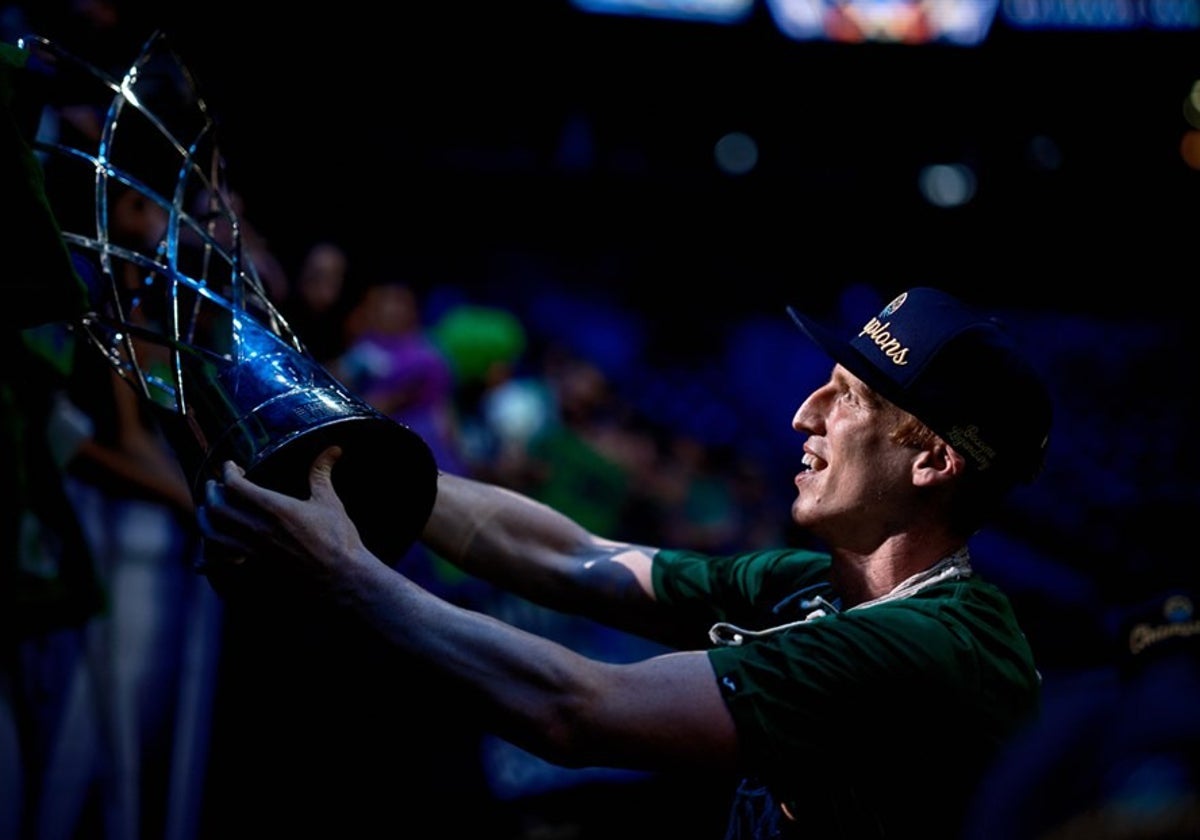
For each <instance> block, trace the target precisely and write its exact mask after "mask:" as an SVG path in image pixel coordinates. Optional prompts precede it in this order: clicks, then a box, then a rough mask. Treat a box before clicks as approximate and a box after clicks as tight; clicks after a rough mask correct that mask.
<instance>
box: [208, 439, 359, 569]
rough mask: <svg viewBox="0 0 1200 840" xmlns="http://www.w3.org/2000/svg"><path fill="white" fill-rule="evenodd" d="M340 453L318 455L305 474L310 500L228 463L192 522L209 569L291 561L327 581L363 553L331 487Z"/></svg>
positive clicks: (210, 484) (337, 449) (333, 450)
mask: <svg viewBox="0 0 1200 840" xmlns="http://www.w3.org/2000/svg"><path fill="white" fill-rule="evenodd" d="M341 455H342V450H341V449H340V447H337V446H331V447H329V448H327V449H325V450H324V451H323V452H321V453H320V454H319V455H318V456H317V457H316V459H315V460H314V461H313V464H312V467H311V469H310V470H309V492H310V495H309V498H308V499H297V498H294V497H293V496H289V495H287V494H285V493H279V492H277V491H274V490H270V489H268V488H266V487H262V486H260V485H258V484H255V483H254V482H253V481H251V480H250V479H248V478H247V477H246V474H245V470H243V469H242V468H241V467H240V466H238V465H237V464H235V463H233V462H232V461H227V462H225V463H224V464H222V466H221V479H220V480H217V479H209V480H208V482H206V484H205V487H204V500H203V503H202V504H201V505H199V506H198V508H197V511H196V519H197V523H198V525H199V528H200V532H201V533H202V534H203V536H204V538H205V541H206V547H205V556H206V561H207V562H208V564H210V565H212V564H216V563H222V564H226V565H228V564H230V563H235V564H236V563H240V562H242V561H243V560H244V559H247V558H254V557H266V558H279V559H280V560H292V561H296V562H293V563H287V564H286V565H290V566H294V567H296V569H297V570H299V571H302V572H305V573H306V574H307V575H308V576H311V577H317V578H321V577H326V576H328V575H329V574H331V573H332V572H333V571H334V570H335V569H336V567H337V566H338V564H339V563H340V562H342V561H344V560H346V559H348V558H357V557H361V556H362V555H363V554H365V553H366V548H365V546H364V545H363V542H362V539H361V537H360V536H359V533H358V529H357V528H356V527H355V525H354V522H353V521H351V519H350V517H349V516H348V515H347V513H346V508H345V506H344V505H343V504H342V501H341V499H340V498H339V497H338V495H337V491H336V490H335V489H334V486H333V468H334V465H335V464H336V463H337V461H338V459H339V458H340V457H341Z"/></svg>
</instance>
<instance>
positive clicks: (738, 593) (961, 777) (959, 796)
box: [654, 549, 1040, 838]
mask: <svg viewBox="0 0 1200 840" xmlns="http://www.w3.org/2000/svg"><path fill="white" fill-rule="evenodd" d="M950 560H955V561H956V562H955V563H951V564H950V565H949V566H947V565H946V564H947V562H948V561H950ZM938 565H939V567H944V568H943V569H942V573H940V574H926V575H920V576H917V577H916V578H914V579H912V580H911V581H909V582H906V584H902V585H901V587H898V591H897V592H895V593H893V594H892V595H890V596H885V597H884V598H881V599H877V600H876V601H873V602H868V603H866V604H860V605H857V606H855V607H853V608H851V609H847V610H841V609H840V608H839V604H838V599H837V593H835V592H833V591H832V589H831V588H830V587H829V585H828V576H829V568H830V558H829V556H828V555H826V554H822V553H818V552H812V551H806V550H796V549H783V550H772V551H761V552H755V553H749V554H741V555H736V556H730V557H710V556H706V555H701V554H696V553H691V552H686V551H668V550H664V551H660V552H659V553H658V555H657V556H656V558H655V563H654V588H655V593H656V595H657V597H658V598H659V599H660V600H662V601H663V602H664V603H666V604H670V605H672V606H673V607H676V608H678V609H679V610H680V611H681V612H682V613H683V614H684V615H686V616H688V617H689V619H690V620H694V621H695V622H696V625H697V628H698V629H700V628H703V629H708V628H710V627H711V628H712V630H711V636H712V639H713V641H714V642H715V643H717V646H716V647H713V648H711V649H710V650H709V652H708V656H709V659H710V661H711V662H712V667H713V671H714V673H715V675H716V678H717V681H718V683H719V684H720V688H721V692H722V695H723V696H724V698H725V702H726V703H727V704H728V705H729V710H730V712H731V714H732V715H733V719H734V721H735V723H736V726H737V730H738V737H739V741H740V744H741V749H742V756H743V765H744V772H745V773H746V776H747V778H746V779H745V780H744V781H743V783H742V786H741V789H740V790H739V793H738V795H737V797H735V801H734V809H733V813H732V815H731V823H730V829H729V834H728V836H729V837H730V838H766V837H790V836H803V837H822V838H828V837H856V838H857V837H900V836H906V837H907V836H919V837H938V838H941V837H955V836H957V835H958V833H959V831H960V826H961V824H962V820H963V819H964V817H965V815H966V812H967V809H968V808H969V805H970V802H971V799H972V796H973V794H974V791H975V786H976V785H977V784H978V783H979V780H980V778H981V775H982V773H983V772H984V771H985V770H986V769H987V768H988V767H989V766H990V764H991V763H992V762H993V761H994V760H995V759H996V758H997V757H998V753H999V750H1000V749H1001V747H1002V746H1003V745H1004V744H1005V742H1006V740H1007V739H1008V738H1009V737H1010V736H1012V735H1013V734H1014V733H1015V732H1016V731H1017V729H1018V728H1020V727H1022V726H1023V725H1024V724H1026V723H1027V722H1029V721H1031V719H1032V718H1033V716H1034V715H1035V714H1036V712H1037V709H1038V703H1039V699H1040V678H1039V675H1038V672H1037V670H1036V668H1035V665H1034V661H1033V655H1032V652H1031V651H1030V648H1029V645H1028V643H1027V641H1026V639H1025V636H1024V634H1023V633H1022V631H1021V629H1020V627H1019V625H1018V624H1017V621H1016V617H1015V615H1014V613H1013V609H1012V606H1011V604H1010V602H1009V600H1008V599H1007V598H1006V597H1005V595H1004V594H1003V593H1002V592H1001V591H1000V590H999V589H997V588H996V587H995V586H993V585H991V584H989V583H988V582H986V581H985V580H983V579H982V578H980V577H979V576H978V575H976V574H973V573H972V571H971V569H970V565H969V562H968V557H967V555H966V552H965V551H963V552H960V554H959V555H956V557H955V558H948V559H947V561H943V563H941V564H938ZM789 815H790V816H789Z"/></svg>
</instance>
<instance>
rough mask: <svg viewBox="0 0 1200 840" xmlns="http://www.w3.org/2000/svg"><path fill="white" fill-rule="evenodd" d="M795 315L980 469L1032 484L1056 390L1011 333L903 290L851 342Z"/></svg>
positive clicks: (965, 310) (978, 315)
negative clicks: (1045, 380) (1050, 385)
mask: <svg viewBox="0 0 1200 840" xmlns="http://www.w3.org/2000/svg"><path fill="white" fill-rule="evenodd" d="M788 313H789V314H790V315H791V316H792V319H793V320H794V321H795V322H796V323H797V324H798V325H799V327H800V329H801V330H803V331H804V333H805V334H806V335H807V336H808V337H809V338H811V339H812V340H813V341H814V342H816V343H817V345H819V346H820V347H821V349H823V350H824V351H825V352H826V353H828V354H829V355H830V356H832V357H833V359H834V361H836V362H838V363H839V364H841V365H842V366H843V367H845V368H846V369H847V370H849V371H850V372H851V373H853V374H854V375H855V376H857V377H858V378H859V379H861V380H862V381H863V382H865V383H867V385H869V386H870V387H871V388H872V389H873V390H874V391H876V392H877V393H879V394H881V395H882V396H884V397H886V398H887V399H888V400H890V401H891V402H893V403H895V404H896V405H897V406H899V407H900V408H902V409H904V410H905V411H907V412H909V413H910V414H912V415H913V416H915V417H916V418H917V419H918V420H920V421H922V422H923V423H925V425H927V426H929V428H931V429H933V431H934V432H936V433H937V434H938V435H939V436H940V437H941V438H942V439H943V440H945V441H946V442H947V443H948V444H950V445H951V446H952V447H954V449H955V450H956V451H957V452H959V453H960V454H962V455H963V457H964V458H966V460H967V462H968V463H969V464H970V465H971V466H972V467H973V468H975V469H976V470H978V471H980V472H981V473H984V474H987V475H990V476H994V477H995V478H997V479H999V480H1000V481H1003V482H1005V483H1025V482H1029V481H1032V480H1033V479H1034V478H1035V477H1036V476H1037V474H1038V472H1040V471H1041V468H1042V464H1043V463H1044V461H1045V453H1046V446H1047V443H1048V440H1049V435H1050V422H1051V414H1052V409H1051V399H1050V393H1049V389H1048V388H1047V386H1046V384H1045V382H1044V381H1043V379H1042V377H1041V376H1040V375H1039V374H1038V372H1037V371H1036V370H1035V369H1034V367H1033V365H1032V364H1031V363H1030V361H1029V359H1028V358H1027V357H1026V356H1025V355H1024V354H1023V353H1022V352H1021V351H1020V349H1019V348H1018V346H1017V344H1016V342H1015V340H1014V338H1013V336H1012V335H1011V333H1010V332H1009V331H1008V328H1007V327H1006V326H1005V325H1004V324H1003V323H1002V322H1001V321H1000V320H999V319H998V318H996V317H995V316H993V315H990V314H987V313H984V312H982V311H980V310H978V309H976V308H974V307H972V306H970V305H968V304H966V303H964V302H963V301H960V300H959V299H957V298H956V297H954V296H952V295H950V294H947V293H946V292H943V291H940V290H938V289H932V288H923V287H917V288H913V289H909V290H908V291H905V292H901V293H900V294H899V295H897V296H896V297H895V298H894V299H893V300H892V302H891V303H889V304H888V305H887V306H885V307H884V308H883V309H882V311H880V312H879V314H877V315H874V316H872V317H871V318H869V319H867V321H866V322H865V323H864V324H863V325H862V327H861V329H859V331H858V333H857V334H856V335H852V336H850V337H849V339H847V338H845V337H843V336H840V335H837V334H835V333H834V332H833V331H831V330H829V329H828V328H826V327H824V326H822V325H821V324H819V323H817V322H816V321H814V320H813V319H811V318H809V317H808V316H806V315H802V314H800V313H799V312H797V311H796V310H795V308H793V307H788Z"/></svg>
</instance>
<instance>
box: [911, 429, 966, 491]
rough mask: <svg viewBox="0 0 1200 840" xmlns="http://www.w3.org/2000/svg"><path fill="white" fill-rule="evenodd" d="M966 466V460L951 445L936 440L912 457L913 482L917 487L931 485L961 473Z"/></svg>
mask: <svg viewBox="0 0 1200 840" xmlns="http://www.w3.org/2000/svg"><path fill="white" fill-rule="evenodd" d="M966 468H967V460H966V459H965V458H964V457H963V456H962V455H960V454H959V453H958V452H957V450H955V449H954V447H953V446H950V444H948V443H946V442H944V441H941V440H936V441H934V442H933V444H932V445H930V446H929V447H928V448H927V449H922V450H921V451H920V452H918V453H917V456H916V458H914V459H913V483H914V484H915V485H917V486H918V487H933V486H935V485H937V484H941V483H942V482H944V481H948V480H950V479H951V478H953V477H954V476H956V475H961V474H962V473H963V471H965V470H966Z"/></svg>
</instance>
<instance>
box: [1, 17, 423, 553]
mask: <svg viewBox="0 0 1200 840" xmlns="http://www.w3.org/2000/svg"><path fill="white" fill-rule="evenodd" d="M19 46H20V47H21V48H22V49H25V50H27V51H28V53H29V56H30V59H29V63H30V69H31V70H32V72H34V73H37V74H38V75H39V77H40V78H43V79H44V81H45V90H46V92H47V93H46V106H45V115H44V117H43V119H42V122H41V127H40V128H39V130H38V133H37V136H36V138H35V141H34V144H33V146H34V151H35V154H36V155H38V157H39V160H40V162H41V163H42V166H43V168H44V171H45V177H46V191H47V195H48V197H49V199H50V203H51V207H52V209H53V210H54V213H55V216H56V218H57V219H58V222H59V225H60V227H61V228H62V231H63V236H64V238H65V240H66V243H67V245H68V248H69V249H70V251H71V253H72V258H73V260H74V263H75V266H76V270H77V271H78V273H79V274H80V276H81V278H82V279H83V280H84V281H85V283H86V285H87V286H88V288H89V290H90V300H91V306H90V308H89V311H88V312H87V313H86V315H84V316H83V317H82V318H81V319H80V320H79V322H78V324H76V325H74V326H75V328H77V329H78V330H79V331H80V333H81V334H82V335H83V336H85V337H86V340H87V341H89V342H90V343H91V344H93V345H94V346H95V347H96V349H97V350H98V351H99V352H100V353H102V354H103V355H104V357H105V358H106V359H107V360H108V361H109V362H110V363H111V365H112V367H113V368H114V369H115V370H116V371H117V372H119V373H120V375H121V376H122V377H123V378H124V379H125V380H126V381H127V382H128V383H129V384H130V385H131V387H133V388H135V389H136V391H137V392H138V393H139V394H140V396H141V398H142V399H144V400H145V401H146V402H147V403H149V404H150V405H151V406H152V407H153V409H154V411H155V413H156V415H157V416H158V417H160V418H161V419H162V423H163V426H164V429H165V431H166V434H167V436H168V437H169V439H170V441H171V445H172V446H173V448H174V450H175V452H176V454H177V455H178V457H179V460H180V463H181V464H182V465H183V467H184V469H185V471H186V472H187V473H188V475H189V479H190V481H191V483H192V492H193V495H194V497H195V498H197V499H198V498H199V497H200V494H201V493H202V492H203V486H204V483H205V481H206V480H207V479H208V478H209V477H210V476H212V475H215V474H216V471H217V470H218V468H219V466H220V464H221V463H222V462H223V461H225V460H226V459H233V460H235V461H237V462H238V463H240V464H241V465H242V466H244V467H245V468H246V470H247V473H248V474H249V475H250V477H251V478H253V479H255V480H256V481H258V482H259V483H262V484H265V485H267V486H270V487H272V488H274V489H277V490H280V491H283V492H287V493H290V494H292V495H295V496H297V497H300V498H303V497H305V496H307V494H308V467H309V465H310V464H311V461H312V458H313V457H315V455H316V454H317V453H318V452H319V451H320V450H321V449H323V448H324V447H326V446H328V445H330V444H332V443H336V444H338V445H340V446H341V447H342V448H343V450H344V454H343V457H342V459H341V460H340V461H339V462H338V464H337V466H336V467H335V468H334V474H333V480H334V485H335V487H336V488H337V489H338V492H339V495H340V496H341V497H342V500H343V502H344V503H345V505H346V508H347V510H348V511H349V512H350V514H351V515H352V516H353V517H354V518H355V521H356V523H357V524H358V527H359V529H360V532H361V533H362V536H363V539H364V542H366V544H367V545H368V546H369V547H370V548H372V549H373V550H374V551H376V552H377V553H378V554H380V555H381V556H382V557H383V558H384V559H385V560H392V559H396V558H398V557H399V556H400V555H401V554H403V552H404V551H406V550H407V548H408V547H409V546H410V545H411V543H412V542H413V540H415V538H416V537H417V535H418V533H419V530H420V528H421V526H422V525H423V523H424V521H425V519H426V518H427V516H428V514H429V512H430V510H431V508H432V504H433V498H434V494H435V492H436V490H435V488H436V477H437V467H436V464H435V463H434V460H433V456H432V454H431V451H430V449H429V447H428V446H427V445H426V444H425V442H424V441H423V440H422V439H421V438H420V437H419V436H418V435H417V434H416V433H414V432H413V431H412V430H410V429H408V428H407V427H406V426H403V425H402V424H399V423H397V422H395V421H394V420H392V419H391V418H388V417H387V416H385V415H383V414H381V413H380V412H378V411H377V410H375V409H374V408H372V407H371V406H369V405H368V404H366V403H365V402H364V401H363V400H362V399H360V398H359V397H357V396H356V395H355V394H354V393H352V392H350V391H349V390H348V389H347V388H346V387H345V386H344V385H343V384H342V383H341V382H339V381H338V380H337V379H336V378H334V377H333V376H332V375H331V374H330V373H329V372H328V371H327V370H326V369H325V368H324V367H322V366H321V365H320V364H319V363H318V362H317V361H315V360H314V359H313V357H312V356H311V355H310V354H309V353H308V351H307V350H306V349H305V346H304V343H303V340H302V338H301V337H300V336H298V335H297V334H296V333H295V332H294V331H293V330H292V328H291V327H290V326H289V325H288V323H287V322H286V320H285V318H284V317H283V316H282V315H281V313H280V311H279V309H278V308H277V306H276V304H275V303H274V302H273V301H272V299H271V297H270V295H269V294H268V292H267V290H266V289H265V288H264V285H263V282H262V281H261V279H260V276H259V273H258V271H257V270H256V268H255V265H254V264H253V262H252V260H251V259H249V258H248V257H247V255H246V250H245V248H244V247H243V240H242V224H241V220H240V218H239V215H238V207H237V200H236V193H235V192H234V191H233V190H232V189H231V188H230V185H229V183H228V179H227V172H226V163H225V160H224V158H223V156H222V152H221V150H220V147H219V144H218V137H217V134H218V131H217V128H218V124H217V121H216V120H215V119H214V117H213V114H212V113H210V109H209V107H208V105H207V104H206V102H205V100H204V98H203V97H202V96H201V94H200V90H199V87H198V85H197V83H196V80H195V79H194V78H193V75H192V73H191V72H190V71H189V69H188V68H187V66H186V65H185V64H184V62H183V61H182V60H181V58H180V56H179V55H178V54H177V53H176V51H175V50H174V49H173V47H172V46H171V45H170V44H169V43H168V39H167V38H166V36H165V35H163V34H162V33H156V34H154V35H153V36H152V37H151V38H150V39H149V40H148V41H147V42H146V43H145V44H144V46H143V48H142V51H141V53H140V54H139V55H138V56H137V57H136V58H135V59H134V60H133V62H132V63H131V64H130V65H129V66H128V68H126V69H125V70H124V71H123V75H113V74H111V73H110V72H109V71H106V70H104V69H102V68H100V67H97V66H95V65H93V64H90V63H88V62H87V61H85V60H84V59H81V58H80V57H78V56H77V55H74V54H71V53H69V52H68V51H66V50H65V49H63V48H61V47H59V46H58V45H56V44H55V43H54V42H52V41H51V40H49V39H45V38H41V37H38V36H29V37H26V38H23V39H22V40H21V41H20V43H19Z"/></svg>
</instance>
